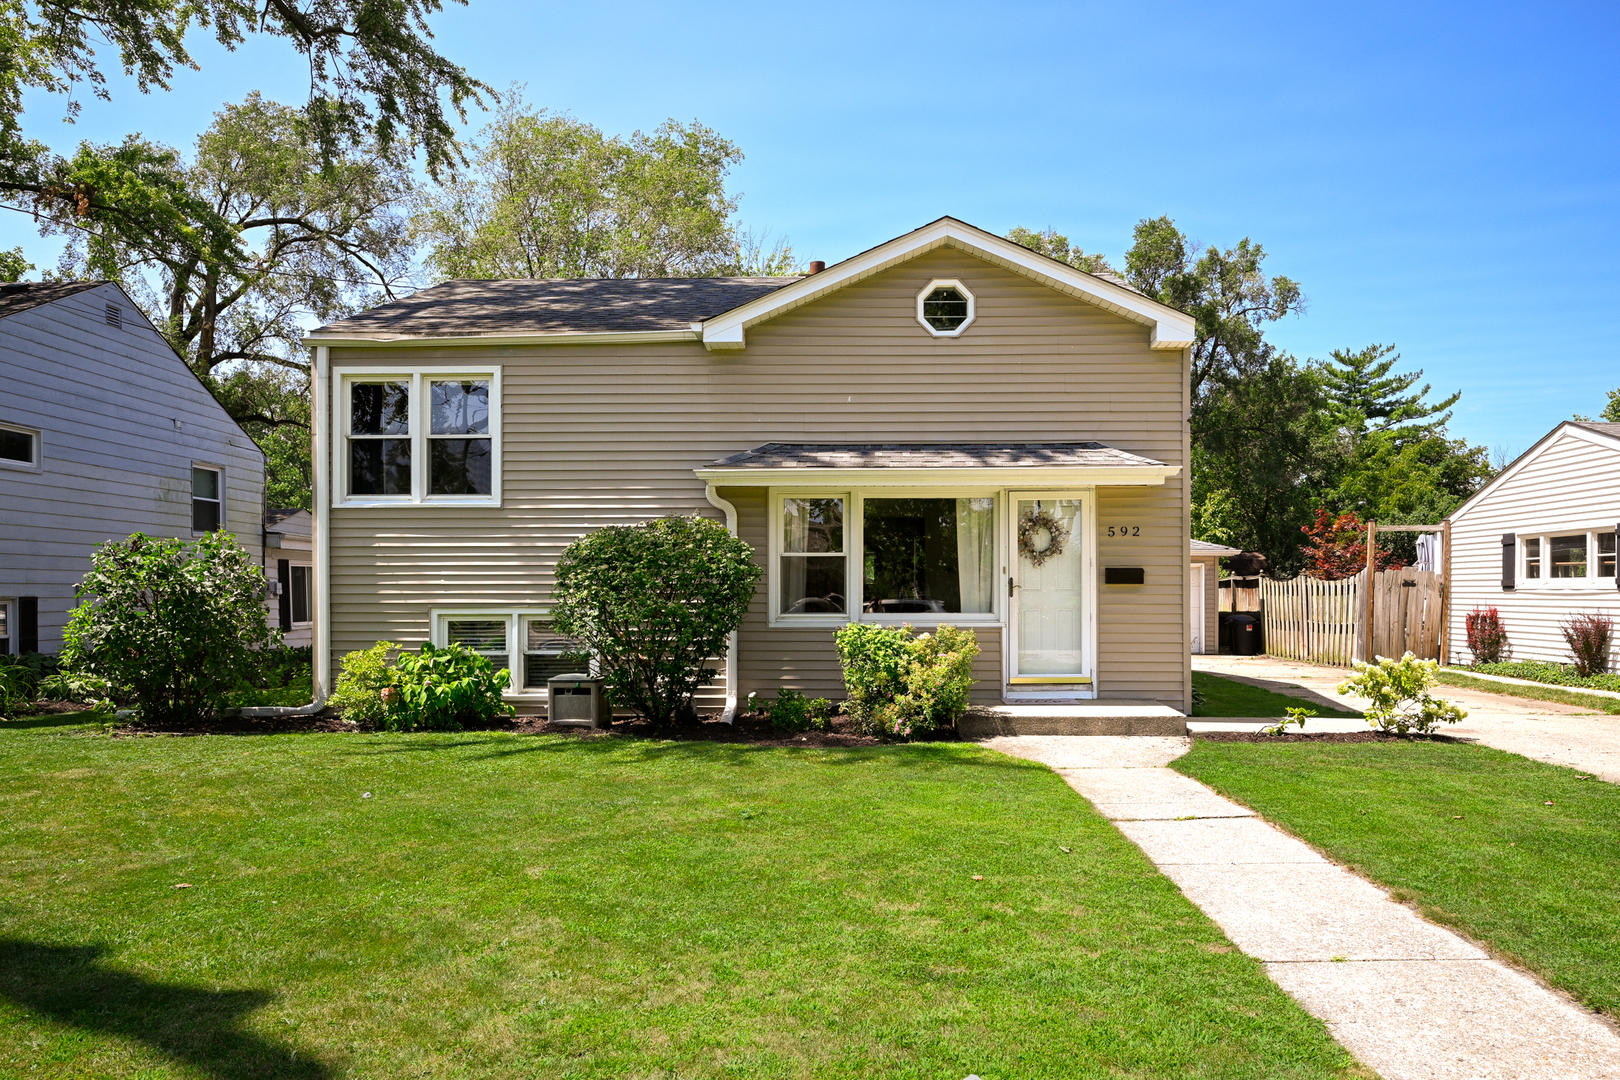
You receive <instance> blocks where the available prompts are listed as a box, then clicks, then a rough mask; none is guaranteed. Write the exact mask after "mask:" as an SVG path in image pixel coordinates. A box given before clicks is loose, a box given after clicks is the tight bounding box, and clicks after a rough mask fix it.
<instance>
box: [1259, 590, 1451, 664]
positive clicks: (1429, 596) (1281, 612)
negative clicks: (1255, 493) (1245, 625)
mask: <svg viewBox="0 0 1620 1080" xmlns="http://www.w3.org/2000/svg"><path fill="white" fill-rule="evenodd" d="M1366 580H1367V572H1366V571H1365V570H1363V571H1362V572H1361V573H1359V574H1357V575H1356V576H1355V577H1349V578H1343V579H1341V580H1338V581H1322V580H1319V579H1317V578H1307V577H1297V578H1294V579H1293V580H1292V581H1271V580H1269V579H1266V580H1263V581H1261V583H1260V601H1261V603H1260V607H1261V620H1262V625H1263V627H1264V629H1263V631H1262V632H1263V634H1264V639H1265V647H1266V652H1267V653H1268V654H1270V655H1272V656H1284V657H1287V658H1289V659H1291V660H1305V661H1309V662H1311V663H1315V664H1334V665H1338V666H1340V667H1348V666H1349V665H1350V661H1351V659H1367V658H1369V657H1370V656H1400V655H1401V654H1403V653H1405V652H1408V651H1410V652H1411V653H1413V654H1414V655H1416V656H1418V657H1420V658H1421V659H1424V660H1438V659H1439V658H1440V636H1441V630H1440V626H1441V622H1442V620H1443V619H1444V618H1445V582H1444V579H1443V578H1442V577H1441V575H1439V574H1436V573H1434V572H1432V571H1429V570H1418V569H1417V568H1416V567H1411V566H1405V567H1401V568H1399V569H1396V570H1383V571H1380V572H1379V573H1378V574H1377V575H1376V577H1375V578H1374V579H1373V596H1372V601H1373V604H1372V607H1373V617H1372V642H1371V645H1370V646H1369V643H1368V641H1367V633H1366V627H1365V626H1363V625H1362V623H1363V622H1364V621H1365V620H1364V618H1363V616H1364V614H1365V613H1366V610H1367V597H1366V594H1365V592H1364V589H1365V583H1366Z"/></svg>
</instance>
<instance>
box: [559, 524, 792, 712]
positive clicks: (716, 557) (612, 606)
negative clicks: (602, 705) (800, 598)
mask: <svg viewBox="0 0 1620 1080" xmlns="http://www.w3.org/2000/svg"><path fill="white" fill-rule="evenodd" d="M761 573H762V571H761V569H760V567H759V566H758V564H756V563H755V562H754V550H753V548H751V547H749V546H748V545H747V544H745V543H743V542H742V541H741V540H739V539H737V538H736V537H734V536H732V535H731V534H730V533H728V532H727V531H726V529H725V526H723V525H720V524H718V523H716V522H713V521H709V520H708V519H706V518H701V517H697V516H695V515H694V516H692V517H666V518H659V519H657V520H655V521H648V522H645V523H643V524H641V525H609V526H608V527H606V528H604V529H598V530H597V531H596V532H593V533H591V534H590V535H588V536H584V537H581V538H580V539H578V540H576V541H574V542H573V543H572V544H570V545H568V550H566V551H564V552H563V555H562V558H561V559H559V560H558V561H557V584H556V587H555V588H554V589H553V590H552V594H551V596H552V625H553V627H554V629H555V630H556V632H557V633H558V634H560V635H562V636H564V637H568V638H572V639H573V640H574V641H576V642H578V643H579V646H580V648H581V649H582V650H584V651H585V652H588V653H589V654H591V655H592V656H593V657H594V658H595V661H596V665H597V670H598V671H599V672H600V673H601V675H602V678H603V679H604V681H605V682H606V683H607V689H608V692H609V694H610V695H611V696H612V698H613V702H614V704H615V705H620V706H623V707H625V708H630V709H634V710H635V711H636V712H637V713H638V714H639V715H641V716H643V717H645V718H646V719H648V720H650V721H652V722H653V724H654V725H655V726H659V727H664V726H668V725H671V724H675V723H677V722H680V721H683V720H690V719H692V718H694V717H695V715H696V713H695V711H694V709H693V706H692V698H693V695H694V694H696V692H697V691H698V690H699V689H700V688H701V687H704V686H707V685H708V684H709V683H711V682H713V681H714V679H715V676H717V675H718V674H719V671H718V670H717V669H715V668H713V667H710V666H708V664H709V661H711V660H713V659H714V658H715V657H718V656H723V655H725V651H726V638H727V635H729V634H730V633H731V632H732V631H733V630H735V629H737V627H739V626H741V625H742V620H743V616H744V615H745V614H747V612H748V605H749V603H750V602H752V600H753V599H754V586H755V584H756V583H757V582H758V581H759V576H760V574H761Z"/></svg>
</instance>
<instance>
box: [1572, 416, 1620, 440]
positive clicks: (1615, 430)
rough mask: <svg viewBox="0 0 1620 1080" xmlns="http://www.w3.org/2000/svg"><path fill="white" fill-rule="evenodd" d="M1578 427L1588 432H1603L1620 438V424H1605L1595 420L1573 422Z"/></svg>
mask: <svg viewBox="0 0 1620 1080" xmlns="http://www.w3.org/2000/svg"><path fill="white" fill-rule="evenodd" d="M1571 423H1573V424H1574V425H1575V426H1576V427H1583V428H1586V429H1587V430H1588V431H1598V432H1602V433H1603V434H1604V435H1614V436H1616V437H1620V424H1603V423H1599V422H1597V421H1595V420H1573V421H1571Z"/></svg>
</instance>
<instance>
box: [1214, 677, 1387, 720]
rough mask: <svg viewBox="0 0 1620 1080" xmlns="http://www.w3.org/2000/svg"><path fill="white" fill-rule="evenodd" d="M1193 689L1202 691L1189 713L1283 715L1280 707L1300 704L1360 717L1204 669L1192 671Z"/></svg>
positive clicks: (1325, 712)
mask: <svg viewBox="0 0 1620 1080" xmlns="http://www.w3.org/2000/svg"><path fill="white" fill-rule="evenodd" d="M1192 678H1193V689H1195V690H1197V691H1198V692H1199V693H1201V694H1203V695H1204V703H1203V704H1202V705H1194V706H1193V716H1195V717H1196V716H1260V717H1277V718H1281V717H1282V716H1284V715H1285V713H1284V712H1283V710H1284V709H1288V708H1300V707H1304V708H1307V709H1315V710H1316V714H1317V715H1318V716H1353V717H1356V718H1358V719H1359V718H1360V717H1361V714H1360V713H1358V712H1347V711H1345V710H1343V709H1329V708H1324V707H1323V706H1320V705H1316V704H1313V703H1312V702H1309V701H1301V700H1300V699H1299V698H1296V697H1289V696H1288V695H1287V694H1279V693H1277V692H1276V691H1274V690H1265V689H1262V688H1260V687H1258V686H1250V685H1249V684H1248V683H1240V682H1236V681H1234V680H1232V679H1223V678H1221V677H1220V676H1219V675H1210V674H1207V673H1206V672H1202V671H1195V672H1193V677H1192Z"/></svg>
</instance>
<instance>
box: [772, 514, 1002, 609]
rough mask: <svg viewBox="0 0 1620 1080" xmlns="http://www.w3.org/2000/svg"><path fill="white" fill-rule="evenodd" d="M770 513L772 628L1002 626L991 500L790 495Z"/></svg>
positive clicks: (995, 521)
mask: <svg viewBox="0 0 1620 1080" xmlns="http://www.w3.org/2000/svg"><path fill="white" fill-rule="evenodd" d="M771 506H772V513H773V515H774V518H775V522H774V525H773V534H774V541H775V543H774V547H775V551H774V552H773V559H772V567H773V570H774V578H775V580H774V582H773V583H772V610H771V617H772V619H773V620H780V621H782V622H784V623H794V622H803V623H807V624H808V623H816V624H821V623H828V624H833V623H841V622H845V621H848V620H850V619H861V620H865V621H872V622H890V621H892V622H905V621H910V622H930V621H934V620H936V619H939V620H943V619H946V618H948V617H951V616H968V617H969V618H967V619H966V620H965V621H968V622H974V621H978V622H986V621H993V620H994V618H995V617H996V613H997V603H996V596H997V585H998V583H999V582H1000V580H1001V578H1000V574H999V565H998V563H997V562H996V549H997V541H996V528H997V518H996V498H995V497H994V496H993V495H973V494H969V493H958V492H945V493H941V494H937V495H936V494H934V493H931V492H928V493H917V494H913V493H910V492H885V491H873V492H872V493H870V494H866V493H861V492H846V493H841V494H830V493H829V494H823V493H819V492H818V493H814V494H809V493H804V494H801V493H792V494H778V495H775V496H773V498H772V501H771ZM972 616H978V618H977V619H974V618H971V617H972Z"/></svg>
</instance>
